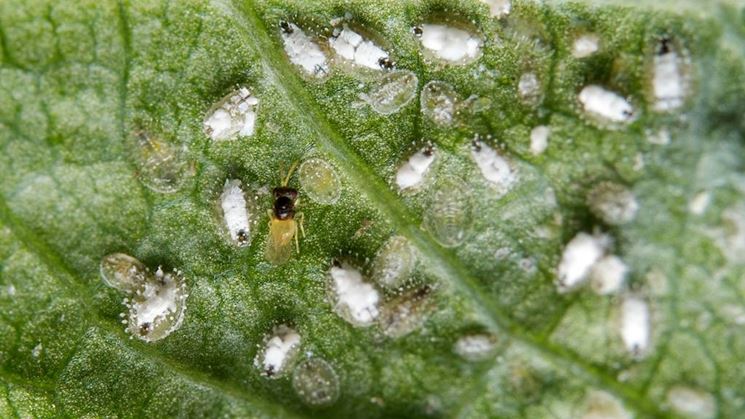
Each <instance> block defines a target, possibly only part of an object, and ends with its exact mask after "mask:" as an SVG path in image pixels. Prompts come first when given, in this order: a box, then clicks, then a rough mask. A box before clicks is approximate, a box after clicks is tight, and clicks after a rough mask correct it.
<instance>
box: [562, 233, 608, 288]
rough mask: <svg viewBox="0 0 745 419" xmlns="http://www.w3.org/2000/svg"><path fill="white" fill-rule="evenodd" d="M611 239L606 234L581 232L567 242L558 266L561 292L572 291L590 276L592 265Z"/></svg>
mask: <svg viewBox="0 0 745 419" xmlns="http://www.w3.org/2000/svg"><path fill="white" fill-rule="evenodd" d="M609 244H610V239H609V238H608V236H606V235H590V234H587V233H579V234H577V235H576V236H574V238H573V239H572V240H570V241H569V243H567V245H566V247H565V248H564V253H562V255H561V262H559V268H558V276H559V278H558V282H557V286H558V289H559V292H567V291H570V290H572V289H574V288H576V287H577V286H579V285H580V284H582V283H583V282H584V281H585V280H586V279H587V277H588V274H589V273H590V269H591V268H592V265H594V264H595V262H597V261H598V260H600V258H602V257H603V255H604V254H605V252H606V249H607V248H608V245H609Z"/></svg>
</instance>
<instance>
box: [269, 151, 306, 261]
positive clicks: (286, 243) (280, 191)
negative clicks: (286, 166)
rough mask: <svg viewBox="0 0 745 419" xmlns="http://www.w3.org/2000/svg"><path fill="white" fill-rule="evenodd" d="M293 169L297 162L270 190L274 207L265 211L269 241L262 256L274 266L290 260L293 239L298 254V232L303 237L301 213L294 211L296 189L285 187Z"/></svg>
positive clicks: (296, 200)
mask: <svg viewBox="0 0 745 419" xmlns="http://www.w3.org/2000/svg"><path fill="white" fill-rule="evenodd" d="M295 168H297V162H295V163H293V164H292V166H291V167H290V170H288V171H287V175H286V176H285V177H284V178H283V179H282V184H281V185H280V186H277V187H276V188H274V189H272V196H273V198H274V205H273V208H272V209H270V210H267V212H268V214H269V239H268V240H267V242H266V251H265V253H264V256H265V257H266V260H268V261H269V262H272V263H274V264H275V265H281V264H283V263H285V262H287V261H288V260H289V259H290V255H291V254H292V241H293V239H294V241H295V250H296V251H297V252H298V253H300V243H299V240H298V230H300V234H302V235H303V237H305V230H304V228H303V220H304V217H303V213H302V212H296V211H295V206H296V205H297V204H298V202H299V201H300V199H299V198H298V192H297V189H295V188H291V187H289V186H287V185H288V184H289V182H290V177H291V176H292V173H293V172H294V171H295Z"/></svg>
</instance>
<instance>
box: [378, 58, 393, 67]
mask: <svg viewBox="0 0 745 419" xmlns="http://www.w3.org/2000/svg"><path fill="white" fill-rule="evenodd" d="M378 66H380V68H382V69H383V70H393V68H394V67H396V63H395V62H394V61H393V60H391V59H390V58H389V57H380V58H378Z"/></svg>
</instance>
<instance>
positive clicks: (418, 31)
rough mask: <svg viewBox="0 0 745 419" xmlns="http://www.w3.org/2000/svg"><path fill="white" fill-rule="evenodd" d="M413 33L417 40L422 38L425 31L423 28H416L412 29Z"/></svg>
mask: <svg viewBox="0 0 745 419" xmlns="http://www.w3.org/2000/svg"><path fill="white" fill-rule="evenodd" d="M411 32H413V33H414V36H416V37H417V38H421V36H422V34H423V33H424V30H423V29H422V27H421V26H414V27H413V28H412V29H411Z"/></svg>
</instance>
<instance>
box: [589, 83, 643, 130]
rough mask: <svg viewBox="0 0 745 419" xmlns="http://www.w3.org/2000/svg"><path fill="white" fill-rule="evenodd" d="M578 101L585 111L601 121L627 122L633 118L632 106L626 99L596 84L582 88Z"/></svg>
mask: <svg viewBox="0 0 745 419" xmlns="http://www.w3.org/2000/svg"><path fill="white" fill-rule="evenodd" d="M579 101H580V103H581V104H582V107H583V108H584V110H585V112H587V113H588V114H590V115H591V116H593V117H596V118H598V119H601V120H603V121H607V122H612V123H628V122H631V121H633V120H634V118H635V113H634V108H633V107H632V106H631V104H630V103H629V102H628V101H627V100H626V99H624V98H623V97H621V96H620V95H619V94H617V93H615V92H611V91H610V90H606V89H604V88H602V87H600V86H597V85H589V86H586V87H585V88H583V89H582V91H581V92H580V93H579Z"/></svg>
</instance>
